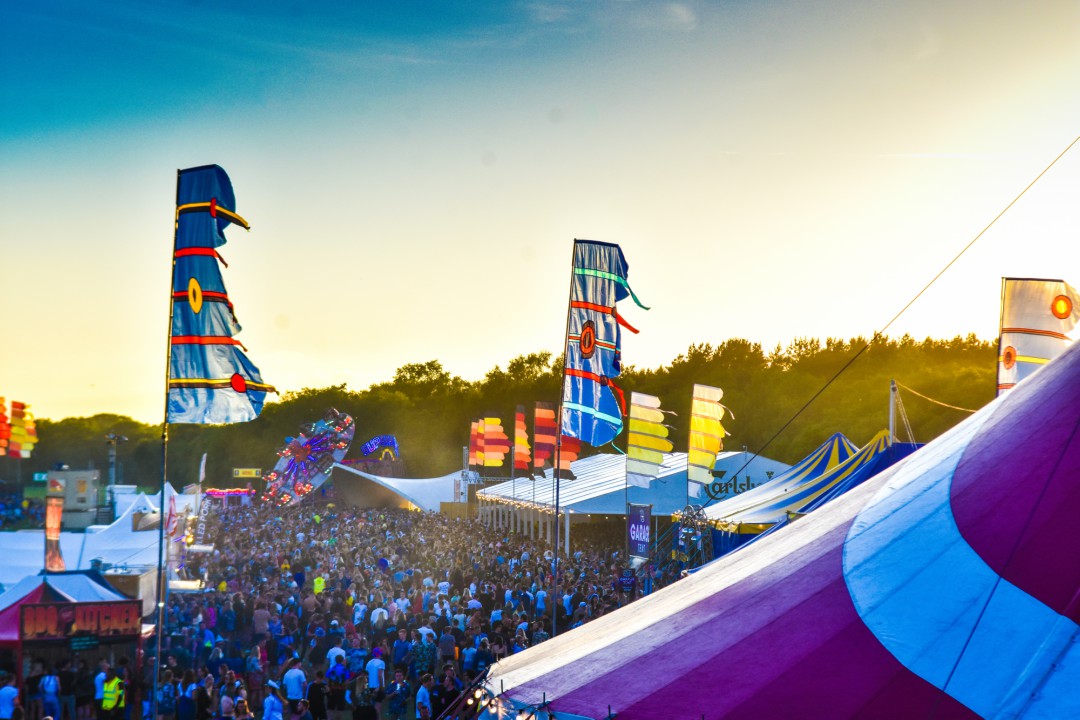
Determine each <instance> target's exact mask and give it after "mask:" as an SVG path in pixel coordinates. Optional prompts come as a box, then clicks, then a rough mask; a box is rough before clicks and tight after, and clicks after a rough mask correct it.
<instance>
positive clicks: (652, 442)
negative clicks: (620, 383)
mask: <svg viewBox="0 0 1080 720" xmlns="http://www.w3.org/2000/svg"><path fill="white" fill-rule="evenodd" d="M629 430H630V434H629V436H628V437H627V441H626V482H627V483H628V484H630V485H636V486H637V487H645V488H647V487H649V483H650V482H652V481H653V480H655V479H656V478H657V477H659V475H660V465H661V464H662V463H663V462H664V453H669V452H671V451H672V450H673V449H674V447H675V446H674V445H673V444H672V442H671V440H668V426H667V425H665V424H664V411H663V410H661V409H660V398H658V397H655V396H653V395H645V394H643V393H638V392H632V393H630V428H629Z"/></svg>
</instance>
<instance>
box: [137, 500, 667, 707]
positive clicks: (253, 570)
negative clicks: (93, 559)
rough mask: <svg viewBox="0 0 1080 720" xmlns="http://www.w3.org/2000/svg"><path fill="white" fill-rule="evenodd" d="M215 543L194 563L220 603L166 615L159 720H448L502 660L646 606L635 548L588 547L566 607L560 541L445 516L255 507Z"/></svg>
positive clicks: (216, 526) (572, 568) (575, 565)
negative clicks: (630, 554) (630, 577)
mask: <svg viewBox="0 0 1080 720" xmlns="http://www.w3.org/2000/svg"><path fill="white" fill-rule="evenodd" d="M208 538H209V539H210V541H211V542H212V543H213V547H214V550H213V552H212V553H210V554H205V555H192V556H189V557H188V558H186V564H187V570H188V571H189V572H191V573H193V574H195V575H198V576H201V577H203V578H205V580H206V584H207V585H208V588H209V591H207V592H203V593H198V594H190V595H175V594H174V595H172V596H171V597H170V598H169V602H168V604H167V607H166V618H165V630H166V635H165V636H164V638H163V651H162V658H163V660H162V662H161V663H160V664H159V665H160V666H162V669H163V671H164V672H163V675H162V676H161V679H160V680H161V683H160V684H161V688H160V692H159V695H158V699H159V703H158V707H159V713H158V715H159V718H160V720H173V718H175V719H176V720H209V718H215V717H222V718H236V717H239V716H241V715H244V716H247V715H249V714H252V713H258V714H259V716H260V717H262V718H265V719H266V720H289V719H290V718H296V719H297V720H330V719H333V720H343V718H344V716H345V714H346V713H348V714H349V715H351V716H352V717H353V718H355V719H356V720H363V719H364V718H380V719H383V718H405V717H409V718H413V717H417V718H419V717H430V718H436V717H439V716H441V715H444V713H446V712H447V710H448V708H451V707H453V706H454V705H455V703H456V701H457V700H458V699H459V698H460V697H461V696H462V693H463V692H464V691H465V690H466V689H467V688H468V687H469V686H470V684H471V683H472V682H473V681H474V680H475V679H477V678H478V677H480V676H481V675H482V674H483V673H484V672H485V671H486V670H487V669H488V668H489V667H490V666H491V665H492V664H494V663H495V662H497V661H498V660H500V659H501V658H503V657H506V656H508V655H512V654H514V653H517V652H521V651H522V650H524V649H526V648H528V647H530V646H532V645H536V644H538V643H542V642H544V641H545V640H547V639H548V638H549V637H551V635H552V633H553V632H554V631H557V632H562V631H565V630H566V629H568V628H571V627H575V626H577V625H580V624H582V623H585V622H588V621H589V620H591V619H593V618H595V617H598V616H600V615H603V614H605V613H607V612H610V611H612V610H614V609H615V608H617V607H619V606H621V605H623V604H625V603H626V602H629V601H631V600H632V599H633V597H634V592H633V588H631V587H628V586H627V585H626V583H625V580H622V581H621V580H620V578H621V576H622V571H623V569H624V567H623V564H622V563H623V560H624V558H623V557H622V554H621V548H620V549H615V548H613V547H603V546H602V544H601V543H596V542H589V541H588V540H584V541H582V542H581V543H575V549H574V552H573V553H572V554H571V555H570V556H569V557H566V556H565V555H563V556H562V557H561V559H560V562H559V575H560V582H559V596H558V597H554V596H553V590H554V575H553V566H554V562H553V560H554V558H553V555H552V550H551V548H550V547H549V546H548V545H547V544H546V543H545V542H543V541H540V540H535V539H529V538H527V537H523V536H522V535H520V534H507V532H506V531H505V530H498V531H496V530H493V529H489V528H487V527H485V526H484V525H483V524H481V523H480V522H479V521H477V520H465V519H451V518H449V517H447V516H445V515H441V514H437V513H421V512H415V511H408V510H401V509H338V508H335V507H334V506H333V505H332V504H330V505H326V504H322V505H306V504H305V505H303V506H301V507H298V508H290V509H286V510H281V509H278V508H273V507H268V506H256V505H251V506H245V507H240V508H236V509H230V510H223V511H221V512H215V513H214V514H213V515H212V518H211V520H210V524H209V527H208ZM662 580H663V579H662V578H657V582H658V584H662ZM553 625H554V627H553ZM148 664H149V665H152V664H153V663H148ZM146 682H147V683H152V677H148V678H146Z"/></svg>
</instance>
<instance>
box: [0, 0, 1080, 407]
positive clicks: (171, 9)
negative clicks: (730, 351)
mask: <svg viewBox="0 0 1080 720" xmlns="http://www.w3.org/2000/svg"><path fill="white" fill-rule="evenodd" d="M5 18H6V20H8V21H7V22H5V23H4V24H3V27H0V157H2V158H3V161H2V163H3V165H2V167H3V173H2V174H0V191H2V193H0V243H2V245H0V276H2V278H3V282H4V288H5V289H4V297H5V298H9V299H10V300H9V302H10V303H11V306H16V303H17V307H18V308H19V309H18V310H17V311H14V312H10V311H9V312H8V313H7V320H6V323H5V324H6V328H7V332H6V335H5V337H6V338H8V343H14V342H16V341H15V340H13V338H18V341H17V342H18V346H17V348H18V349H17V351H12V350H11V347H12V346H11V345H10V344H9V345H8V347H7V348H5V349H4V351H3V352H0V395H5V396H7V397H8V398H9V399H12V398H14V399H19V400H25V401H27V402H29V403H31V404H32V405H34V406H35V409H36V410H37V412H38V414H39V415H40V416H44V417H54V418H58V417H64V416H69V415H86V414H92V413H94V412H105V411H108V412H120V413H124V414H130V415H133V416H135V417H137V418H138V419H141V420H144V421H150V422H154V421H157V420H158V419H159V418H160V416H161V412H162V407H163V401H162V394H163V388H164V385H163V382H164V381H163V378H162V369H163V365H164V345H165V329H166V322H167V312H168V304H167V303H168V297H167V293H168V277H169V276H168V273H169V265H168V263H169V253H170V252H171V241H172V238H171V235H172V202H173V196H174V194H175V171H176V169H177V168H181V167H190V166H195V165H202V164H207V163H217V164H219V165H221V166H222V167H224V168H225V169H226V170H227V171H228V172H229V174H230V175H231V177H232V180H233V184H234V187H235V189H236V195H237V199H238V208H237V210H238V211H239V212H240V213H241V214H242V215H244V216H245V217H247V218H248V219H249V220H250V221H251V223H252V231H251V232H250V233H243V232H240V231H233V232H232V234H231V235H230V240H229V244H228V245H227V246H226V247H225V248H224V249H223V255H224V256H225V258H226V259H227V260H228V261H229V263H230V266H229V268H228V269H227V270H225V282H226V284H227V285H228V288H229V291H230V295H231V297H232V300H233V302H234V304H235V305H236V308H237V312H238V315H239V318H240V321H241V323H242V324H243V325H244V332H243V333H242V335H241V339H242V340H243V341H244V343H245V345H246V346H247V347H248V348H249V351H250V353H249V354H250V356H251V358H252V360H253V361H254V362H255V363H256V364H257V365H259V366H260V367H261V368H262V370H263V375H264V377H265V378H266V379H267V380H268V381H269V382H272V383H274V384H276V385H277V386H278V387H280V388H282V389H300V388H302V387H319V386H323V385H328V384H336V383H341V382H345V383H347V384H348V385H349V386H350V387H352V388H357V389H360V388H364V387H367V386H368V385H369V384H371V383H373V382H379V381H382V380H385V379H387V378H389V377H390V376H391V375H392V374H393V371H394V369H396V368H397V367H399V366H400V365H402V364H405V363H408V362H422V361H426V360H429V359H432V358H437V359H440V360H442V361H443V363H444V364H445V365H446V366H447V367H448V368H449V369H450V370H451V371H453V372H455V373H458V374H461V375H462V376H464V377H467V378H470V379H472V378H478V377H481V376H482V375H483V373H484V372H486V371H487V370H488V369H490V368H491V367H493V366H495V365H496V364H503V365H505V363H506V362H507V361H508V360H509V359H511V358H513V357H514V356H516V355H519V354H522V353H526V352H531V351H535V350H539V349H550V350H553V351H558V350H559V348H560V345H561V343H562V336H561V335H562V330H563V323H564V318H565V316H564V313H565V304H566V293H567V289H568V284H569V272H568V271H569V259H570V251H571V242H572V240H573V238H574V237H585V238H593V239H599V240H606V241H609V242H618V243H620V244H621V245H622V247H623V249H624V251H625V253H626V256H627V258H628V260H629V262H630V266H631V275H630V278H631V282H632V283H633V285H634V287H635V290H636V291H637V293H638V295H639V296H641V297H642V300H643V301H644V302H645V303H646V304H647V305H650V306H652V308H653V309H652V310H651V311H649V312H648V313H645V312H641V311H637V310H636V309H631V310H628V311H627V315H628V316H629V319H630V321H631V322H632V323H633V324H634V325H635V326H637V327H639V328H640V329H641V334H640V335H639V336H635V337H633V338H629V339H628V340H627V342H626V347H625V353H624V354H625V357H626V360H627V362H629V363H632V364H638V365H644V366H656V365H659V364H662V363H666V362H669V361H670V360H671V359H672V358H673V357H675V356H676V355H677V354H679V353H680V352H682V351H683V350H685V349H686V347H687V346H688V345H689V344H690V343H694V342H703V341H704V342H714V343H715V342H720V341H722V340H724V339H726V338H729V337H746V338H749V339H751V340H756V341H759V342H762V343H763V344H765V345H766V346H767V347H769V346H772V345H774V344H776V343H777V342H781V343H786V342H788V341H790V340H791V339H793V338H795V337H799V336H816V337H827V336H841V337H851V336H854V335H860V334H861V335H869V334H870V333H872V332H873V331H874V330H875V329H880V327H881V326H882V325H883V324H884V323H885V322H886V321H887V320H888V319H889V318H891V317H892V316H893V315H894V314H895V313H896V312H897V311H898V310H899V309H900V308H901V307H903V305H904V304H905V303H906V302H907V301H908V300H909V299H910V298H911V297H912V296H913V295H914V294H915V293H916V292H917V291H918V289H919V288H921V287H922V285H923V284H925V283H926V282H927V281H928V280H929V279H930V278H931V277H933V275H934V274H935V273H936V272H937V271H938V270H939V269H940V268H941V267H943V266H944V265H945V263H947V262H948V261H949V260H950V259H951V258H952V257H953V255H955V253H956V252H958V251H959V250H960V248H962V247H963V246H964V245H966V244H967V243H968V242H969V241H970V240H971V239H972V238H973V237H974V236H975V235H976V234H977V233H978V232H979V231H980V230H981V229H982V228H983V227H984V226H985V225H986V224H987V223H988V222H990V220H991V219H993V218H994V216H995V215H997V214H998V213H999V212H1000V211H1001V210H1002V209H1003V208H1004V207H1005V206H1006V205H1007V204H1008V203H1009V201H1011V200H1012V199H1013V197H1014V196H1015V195H1016V194H1017V193H1019V192H1020V191H1021V190H1022V189H1023V188H1024V186H1026V185H1027V184H1028V183H1029V182H1030V181H1031V180H1032V179H1034V178H1035V176H1036V175H1038V173H1039V172H1040V171H1041V170H1042V169H1043V168H1044V167H1045V166H1046V165H1047V164H1048V163H1049V162H1050V161H1051V160H1053V158H1054V157H1055V156H1056V155H1057V154H1058V153H1060V152H1061V150H1062V149H1064V148H1065V147H1066V146H1067V145H1068V144H1069V143H1070V142H1072V140H1073V139H1074V138H1076V137H1077V135H1080V95H1077V93H1076V92H1075V90H1076V88H1077V87H1080V43H1078V42H1077V40H1078V39H1080V6H1078V5H1077V4H1076V3H1074V2H1049V3H1039V4H1037V5H1035V4H1030V5H1027V4H1023V5H1020V4H1016V3H1007V2H999V1H997V0H995V1H992V2H980V3H976V2H929V1H926V2H923V1H913V2H906V3H900V4H868V3H859V2H840V1H839V0H836V1H833V2H825V3H798V2H775V3H748V2H708V3H706V2H682V3H663V2H635V1H634V0H612V1H610V2H567V3H562V2H537V3H515V2H500V3H480V2H470V3H459V4H458V3H434V2H424V3H419V2H417V3H389V2H387V3H280V2H260V3H254V2H251V3H230V4H228V5H227V6H223V5H222V4H215V3H209V2H194V3H133V2H95V3H74V2H43V3H38V4H34V5H32V6H31V5H29V4H27V5H23V6H19V7H17V8H14V9H6V10H5ZM1078 188H1080V149H1074V151H1072V152H1071V153H1068V154H1067V155H1066V157H1065V158H1063V159H1062V160H1061V162H1060V163H1059V164H1058V165H1057V166H1056V167H1055V168H1054V169H1053V170H1052V171H1051V172H1050V173H1048V174H1047V176H1046V177H1044V178H1043V179H1042V180H1041V181H1040V182H1039V183H1038V184H1037V185H1036V186H1035V187H1034V188H1033V189H1032V190H1031V191H1030V192H1029V193H1028V195H1026V196H1025V198H1024V199H1023V200H1022V201H1021V202H1019V203H1017V205H1016V207H1014V208H1013V209H1012V210H1011V211H1010V212H1009V213H1008V214H1007V215H1006V216H1005V217H1004V218H1002V220H1000V221H999V222H998V223H997V224H996V225H995V227H994V228H993V229H992V230H991V231H990V232H988V233H987V235H986V236H985V237H984V238H983V239H981V240H980V241H979V243H977V244H976V246H975V247H974V248H973V249H972V251H971V252H969V254H968V255H967V256H965V258H964V259H962V260H961V262H960V263H958V264H957V265H956V266H955V267H954V268H953V269H952V270H950V272H949V273H948V274H947V275H946V276H945V277H944V278H943V279H942V281H940V282H939V283H938V284H937V285H936V286H935V288H934V289H933V290H932V291H931V292H929V293H928V294H927V295H926V296H924V297H923V298H922V299H921V300H920V301H919V303H918V304H916V306H915V307H913V308H912V310H911V311H910V312H909V313H907V314H906V315H905V316H904V318H902V319H901V321H900V322H899V323H898V324H897V325H896V326H895V327H894V328H892V329H891V330H890V332H891V333H893V334H899V333H902V332H911V333H912V334H913V335H915V336H917V337H925V336H928V335H929V336H934V337H942V336H952V335H955V334H957V333H967V332H976V333H978V334H979V335H980V336H982V337H991V336H992V335H993V334H994V333H995V332H996V323H997V315H998V309H997V301H998V293H999V286H1000V277H1001V276H1002V275H1015V276H1055V277H1065V278H1066V279H1072V281H1073V282H1074V283H1076V282H1080V267H1078V266H1080V249H1078V248H1080V244H1078V243H1077V242H1076V241H1077V236H1078V233H1080V203H1077V202H1076V196H1077V189H1078ZM481 318H482V319H483V320H482V321H481Z"/></svg>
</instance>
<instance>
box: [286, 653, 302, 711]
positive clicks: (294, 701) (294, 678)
mask: <svg viewBox="0 0 1080 720" xmlns="http://www.w3.org/2000/svg"><path fill="white" fill-rule="evenodd" d="M289 664H290V668H289V669H288V671H286V673H285V674H284V675H282V676H281V683H282V684H283V685H284V686H285V699H286V700H288V701H289V710H290V711H291V712H292V714H293V715H296V714H297V713H298V712H299V709H300V701H301V700H303V699H304V697H305V696H306V694H307V675H305V674H304V671H303V670H301V669H300V661H299V660H297V659H295V658H294V659H293V660H292V661H291V662H290V663H289Z"/></svg>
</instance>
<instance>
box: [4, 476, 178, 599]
mask: <svg viewBox="0 0 1080 720" xmlns="http://www.w3.org/2000/svg"><path fill="white" fill-rule="evenodd" d="M154 511H156V508H155V507H154V506H153V504H152V503H151V502H150V501H149V500H148V499H147V498H146V496H144V495H140V496H139V497H138V498H136V500H135V501H134V502H132V503H131V504H130V505H129V506H128V508H127V510H125V511H124V513H123V514H122V515H120V517H118V518H117V519H116V520H115V521H114V522H112V523H111V524H109V525H107V526H105V527H103V528H98V529H97V531H96V532H86V533H75V532H62V533H60V550H61V552H62V553H63V555H64V562H65V564H66V565H67V567H68V569H69V570H89V569H90V567H91V563H92V562H93V561H94V560H96V559H101V560H102V561H103V562H105V563H108V564H110V565H127V566H129V567H142V566H156V565H157V561H158V531H157V529H156V528H155V529H147V530H142V531H136V530H135V529H134V527H133V525H134V523H133V521H132V515H133V514H135V513H136V512H154ZM0 557H3V558H4V562H2V563H0V585H3V586H4V587H5V588H6V587H11V586H13V585H15V584H16V583H18V582H19V581H21V580H23V579H24V578H27V577H32V576H36V575H37V574H38V573H39V572H40V571H41V568H42V567H43V565H44V559H45V532H44V531H43V530H27V531H20V532H14V533H0Z"/></svg>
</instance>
